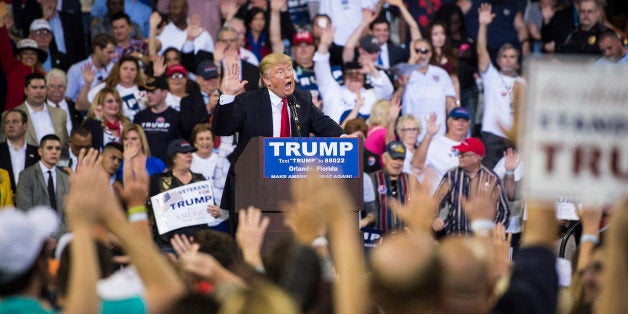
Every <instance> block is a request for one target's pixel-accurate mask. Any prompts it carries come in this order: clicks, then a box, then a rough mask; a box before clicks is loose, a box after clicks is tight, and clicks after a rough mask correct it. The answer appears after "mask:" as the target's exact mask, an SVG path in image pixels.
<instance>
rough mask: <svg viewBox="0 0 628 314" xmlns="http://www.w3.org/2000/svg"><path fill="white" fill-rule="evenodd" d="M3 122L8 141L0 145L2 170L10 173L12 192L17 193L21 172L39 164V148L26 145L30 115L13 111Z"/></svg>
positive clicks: (0, 165) (10, 111) (6, 115)
mask: <svg viewBox="0 0 628 314" xmlns="http://www.w3.org/2000/svg"><path fill="white" fill-rule="evenodd" d="M2 122H3V124H4V128H3V132H4V135H5V136H6V137H7V140H6V141H5V142H1V143H0V168H2V169H5V170H6V171H8V172H9V177H10V178H11V190H13V191H15V187H16V185H17V181H18V178H19V175H20V172H22V170H24V169H25V168H28V167H30V166H32V165H34V164H35V163H37V161H39V154H38V153H37V146H33V145H29V144H27V143H26V130H27V129H28V115H27V114H26V113H25V112H24V111H21V110H18V109H11V110H9V111H7V112H6V113H5V115H4V121H2ZM13 160H15V162H13Z"/></svg>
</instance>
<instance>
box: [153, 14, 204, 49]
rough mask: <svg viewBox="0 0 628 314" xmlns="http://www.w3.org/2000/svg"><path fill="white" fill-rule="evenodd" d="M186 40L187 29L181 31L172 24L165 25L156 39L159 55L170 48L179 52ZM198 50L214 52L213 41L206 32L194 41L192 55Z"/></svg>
mask: <svg viewBox="0 0 628 314" xmlns="http://www.w3.org/2000/svg"><path fill="white" fill-rule="evenodd" d="M187 38H188V31H187V28H186V29H183V30H182V29H179V28H178V27H176V26H175V25H174V24H173V23H172V22H170V23H168V24H166V26H164V30H163V31H162V32H161V34H159V36H157V39H159V41H160V42H161V50H160V51H159V54H160V55H163V53H164V51H165V50H166V49H168V48H170V47H174V48H177V49H179V50H181V49H182V48H183V44H185V41H186V40H187ZM199 50H205V51H209V52H214V40H213V39H212V37H211V36H210V35H209V33H207V31H203V32H202V33H201V34H200V35H199V36H198V37H196V38H195V39H194V53H197V52H198V51H199Z"/></svg>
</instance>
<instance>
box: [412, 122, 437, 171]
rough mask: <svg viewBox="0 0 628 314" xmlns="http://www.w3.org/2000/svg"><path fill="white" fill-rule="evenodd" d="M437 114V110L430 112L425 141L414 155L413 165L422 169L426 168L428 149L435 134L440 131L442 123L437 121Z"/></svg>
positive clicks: (426, 124) (426, 123)
mask: <svg viewBox="0 0 628 314" xmlns="http://www.w3.org/2000/svg"><path fill="white" fill-rule="evenodd" d="M436 119H437V115H436V112H432V113H430V117H429V119H426V120H425V128H426V129H425V137H424V138H423V141H421V143H420V144H419V147H417V149H416V151H415V152H414V155H412V162H411V163H412V167H414V168H416V169H417V170H419V171H421V170H423V169H424V168H425V160H426V159H427V150H428V148H429V147H430V143H431V142H432V139H433V138H434V135H436V134H437V133H438V130H439V129H440V124H438V123H437V122H436Z"/></svg>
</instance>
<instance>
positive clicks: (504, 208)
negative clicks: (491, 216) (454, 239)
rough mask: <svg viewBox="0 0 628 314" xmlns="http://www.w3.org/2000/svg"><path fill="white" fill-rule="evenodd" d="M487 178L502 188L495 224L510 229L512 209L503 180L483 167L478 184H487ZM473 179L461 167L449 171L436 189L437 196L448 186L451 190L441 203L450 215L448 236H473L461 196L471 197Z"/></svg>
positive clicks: (441, 206)
mask: <svg viewBox="0 0 628 314" xmlns="http://www.w3.org/2000/svg"><path fill="white" fill-rule="evenodd" d="M487 178H488V179H490V180H495V179H497V185H496V188H497V186H501V191H502V193H501V195H500V198H499V200H498V203H497V215H495V223H498V222H500V223H502V224H503V225H504V226H505V227H508V224H509V222H510V208H508V202H507V198H506V192H505V189H504V186H503V185H502V182H501V180H500V179H499V177H497V176H496V175H495V174H494V173H493V172H492V171H491V170H489V169H488V168H486V167H484V166H481V168H480V170H479V171H478V174H477V179H478V180H479V181H478V182H486V181H487ZM470 183H471V177H470V176H469V175H468V174H467V173H466V172H465V171H464V170H463V169H462V168H460V167H456V168H453V169H451V170H449V171H448V172H447V173H446V174H445V176H443V180H441V182H440V184H439V186H438V188H437V189H436V191H437V192H436V193H437V195H439V194H440V193H439V192H440V191H441V188H443V189H444V188H445V187H446V186H447V185H448V186H449V189H448V190H447V193H446V194H445V195H444V196H443V198H442V199H441V202H440V206H439V208H443V207H447V208H448V209H449V213H448V214H447V218H445V231H446V233H447V234H471V228H470V226H469V221H467V217H466V216H465V214H464V210H463V209H462V204H461V203H460V196H462V195H464V196H465V197H467V198H468V197H469V190H470V187H471V186H470Z"/></svg>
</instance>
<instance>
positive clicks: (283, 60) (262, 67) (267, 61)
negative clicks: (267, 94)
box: [259, 52, 292, 87]
mask: <svg viewBox="0 0 628 314" xmlns="http://www.w3.org/2000/svg"><path fill="white" fill-rule="evenodd" d="M278 64H288V65H292V58H290V56H288V55H286V54H283V53H280V52H275V53H271V54H269V55H267V56H266V57H264V59H262V61H261V62H260V63H259V75H260V76H261V77H262V78H268V76H269V75H270V68H272V67H273V66H275V65H278ZM262 85H263V86H264V87H267V86H266V83H264V80H262Z"/></svg>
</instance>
